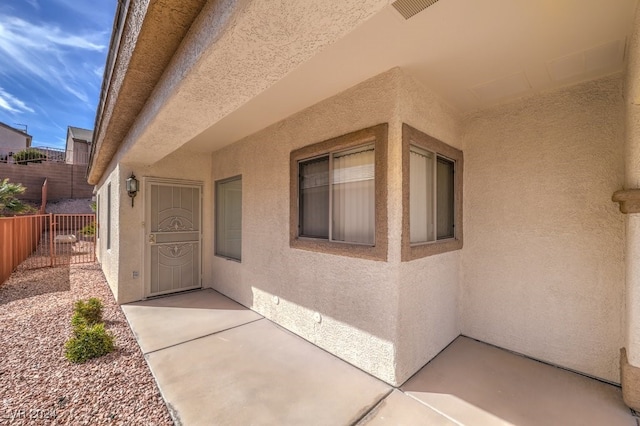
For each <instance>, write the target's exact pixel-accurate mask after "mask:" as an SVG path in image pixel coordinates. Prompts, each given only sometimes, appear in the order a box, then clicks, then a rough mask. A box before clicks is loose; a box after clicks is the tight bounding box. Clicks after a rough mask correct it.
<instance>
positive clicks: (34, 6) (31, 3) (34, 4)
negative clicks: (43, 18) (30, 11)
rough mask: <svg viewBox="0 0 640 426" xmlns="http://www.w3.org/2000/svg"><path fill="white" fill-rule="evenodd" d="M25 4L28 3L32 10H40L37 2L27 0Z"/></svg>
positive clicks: (35, 0) (36, 0)
mask: <svg viewBox="0 0 640 426" xmlns="http://www.w3.org/2000/svg"><path fill="white" fill-rule="evenodd" d="M27 3H29V4H30V5H31V7H33V8H34V9H36V10H40V4H38V0H27Z"/></svg>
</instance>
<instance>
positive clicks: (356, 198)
mask: <svg viewBox="0 0 640 426" xmlns="http://www.w3.org/2000/svg"><path fill="white" fill-rule="evenodd" d="M374 160H375V153H374V149H373V145H369V146H366V147H361V148H358V149H356V150H350V151H347V152H341V153H336V154H334V155H333V180H332V184H333V185H332V190H333V199H332V201H333V227H332V239H333V240H336V241H345V242H350V243H359V244H374V234H375V172H374V170H375V167H374Z"/></svg>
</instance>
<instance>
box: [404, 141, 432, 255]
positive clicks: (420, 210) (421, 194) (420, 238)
mask: <svg viewBox="0 0 640 426" xmlns="http://www.w3.org/2000/svg"><path fill="white" fill-rule="evenodd" d="M409 157H410V162H409V170H410V180H409V209H410V212H409V223H410V224H411V226H410V228H411V229H410V232H409V233H410V235H411V243H412V244H413V243H424V242H427V241H434V240H435V238H434V222H433V214H434V207H435V205H434V197H433V189H434V176H433V157H434V155H433V153H431V152H428V151H423V150H419V149H417V148H412V149H411V152H410V156H409Z"/></svg>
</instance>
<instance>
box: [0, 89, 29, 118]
mask: <svg viewBox="0 0 640 426" xmlns="http://www.w3.org/2000/svg"><path fill="white" fill-rule="evenodd" d="M0 108H2V109H5V110H7V111H9V112H13V113H22V112H35V111H34V110H33V108H30V107H28V106H27V105H26V104H25V103H24V102H22V101H21V100H20V99H18V98H16V97H15V96H13V95H12V94H10V93H7V92H6V91H5V90H4V89H3V88H2V87H0Z"/></svg>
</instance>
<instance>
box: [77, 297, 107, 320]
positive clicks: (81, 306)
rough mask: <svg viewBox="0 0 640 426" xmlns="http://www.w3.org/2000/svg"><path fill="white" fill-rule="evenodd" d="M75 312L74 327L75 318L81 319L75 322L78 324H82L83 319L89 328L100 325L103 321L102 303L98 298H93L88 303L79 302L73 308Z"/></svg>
mask: <svg viewBox="0 0 640 426" xmlns="http://www.w3.org/2000/svg"><path fill="white" fill-rule="evenodd" d="M73 312H74V314H73V317H72V319H71V324H72V325H74V327H75V324H74V319H73V318H76V317H78V318H79V319H77V320H75V321H76V322H80V318H81V319H82V320H84V322H85V323H86V325H88V326H92V325H94V324H98V323H99V322H101V321H102V302H101V301H100V299H98V298H96V297H92V298H90V299H89V300H87V301H86V302H85V301H84V300H77V301H76V303H75V305H74V307H73Z"/></svg>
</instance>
